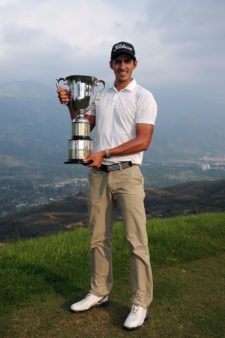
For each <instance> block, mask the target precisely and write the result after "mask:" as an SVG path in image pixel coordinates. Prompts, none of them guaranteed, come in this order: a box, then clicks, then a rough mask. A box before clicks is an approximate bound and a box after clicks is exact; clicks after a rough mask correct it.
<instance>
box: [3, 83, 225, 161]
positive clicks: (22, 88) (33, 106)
mask: <svg viewBox="0 0 225 338" xmlns="http://www.w3.org/2000/svg"><path fill="white" fill-rule="evenodd" d="M156 99H157V102H158V118H157V124H156V128H155V133H154V137H153V141H152V145H151V149H150V150H149V151H148V152H147V153H146V154H145V159H152V160H166V159H193V158H199V157H200V156H203V155H205V154H206V153H210V154H217V155H219V154H221V153H224V140H225V129H224V125H225V106H224V105H222V104H218V103H214V102H210V101H205V100H203V99H201V98H197V97H195V98H193V97H189V96H188V95H187V94H185V93H182V92H181V93H174V92H173V91H170V92H169V91H164V92H159V93H158V94H157V95H156ZM70 134H71V122H70V118H69V114H68V112H67V109H66V107H65V106H62V105H60V104H59V102H58V99H57V96H56V92H55V85H54V83H53V84H52V88H50V87H47V86H43V85H41V84H38V83H36V82H34V81H21V82H8V83H4V84H1V85H0V155H5V156H11V157H13V158H18V159H23V160H33V161H43V162H51V163H63V161H64V160H65V159H66V157H67V140H68V139H69V138H70Z"/></svg>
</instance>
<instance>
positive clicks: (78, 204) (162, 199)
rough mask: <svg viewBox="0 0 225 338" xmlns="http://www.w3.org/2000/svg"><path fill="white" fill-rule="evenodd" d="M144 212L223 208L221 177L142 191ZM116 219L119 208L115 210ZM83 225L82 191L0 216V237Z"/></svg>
mask: <svg viewBox="0 0 225 338" xmlns="http://www.w3.org/2000/svg"><path fill="white" fill-rule="evenodd" d="M145 208H146V213H147V214H148V216H154V217H168V216H174V215H182V214H196V213H200V212H205V211H209V212H214V211H225V180H220V181H201V182H191V183H185V184H180V185H177V186H173V187H168V188H164V189H157V190H156V189H150V190H147V191H146V198H145ZM117 217H118V219H120V212H119V211H118V213H117ZM86 225H87V200H86V196H83V195H82V194H80V195H78V196H76V197H69V198H66V199H65V200H63V201H60V202H54V203H51V204H49V205H47V206H45V207H42V208H39V209H34V210H30V211H26V212H23V213H18V214H14V215H11V216H7V217H4V218H0V240H1V241H7V240H15V239H24V238H30V237H37V236H44V235H48V234H51V233H55V232H58V231H68V230H71V229H74V228H76V227H78V226H86Z"/></svg>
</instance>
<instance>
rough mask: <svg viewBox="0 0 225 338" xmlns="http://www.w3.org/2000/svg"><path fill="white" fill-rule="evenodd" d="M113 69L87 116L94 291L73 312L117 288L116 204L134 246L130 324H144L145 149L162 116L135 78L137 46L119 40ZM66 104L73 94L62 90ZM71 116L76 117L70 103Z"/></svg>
mask: <svg viewBox="0 0 225 338" xmlns="http://www.w3.org/2000/svg"><path fill="white" fill-rule="evenodd" d="M109 65H110V68H111V69H112V70H113V72H114V74H115V82H114V85H113V86H112V87H110V88H107V89H104V90H103V91H102V93H101V94H100V96H99V98H98V100H97V101H96V104H95V111H93V110H92V111H90V112H88V113H87V114H86V117H87V118H88V119H89V121H90V122H91V126H92V128H93V127H95V129H96V136H95V140H94V153H93V154H92V155H90V156H88V157H87V158H86V161H92V163H91V164H89V165H88V166H89V167H90V168H91V170H90V174H89V179H90V190H89V198H88V205H89V226H90V231H91V267H92V268H91V289H90V292H89V293H88V294H87V296H86V297H85V298H84V299H82V300H81V301H79V302H77V303H74V304H73V305H72V306H71V310H72V311H74V312H79V311H85V310H88V309H90V308H91V307H94V306H99V305H105V304H107V302H108V295H109V293H110V290H111V288H112V282H113V280H112V264H111V234H112V226H113V214H114V207H115V205H119V206H120V208H121V213H122V217H123V223H124V227H125V233H126V238H127V240H128V243H129V245H130V249H131V281H132V292H133V295H132V306H131V312H130V314H129V315H128V317H127V319H126V320H125V322H124V328H126V329H134V328H137V327H139V326H142V325H143V323H144V320H145V319H146V316H147V308H148V306H149V305H150V304H151V302H152V289H153V282H152V272H151V265H150V259H149V251H148V237H147V232H146V215H145V210H144V184H143V176H142V174H141V171H140V165H141V163H142V157H143V152H144V151H145V150H147V148H148V147H149V145H150V142H151V139H152V135H153V129H154V124H155V120H156V115H157V105H156V102H155V99H154V97H153V95H152V94H151V93H150V92H149V91H148V90H146V89H144V88H143V87H141V86H139V85H138V84H137V83H136V81H135V80H134V79H133V78H132V74H133V71H134V70H135V68H136V67H137V60H136V56H135V50H134V47H133V45H131V44H130V43H128V42H119V43H116V44H115V45H114V46H113V48H112V51H111V60H110V63H109ZM58 95H59V99H60V102H61V103H68V101H69V93H68V91H67V90H65V89H63V88H59V90H58ZM69 110H70V113H71V118H74V117H75V116H76V113H75V112H73V111H72V109H71V108H70V103H69Z"/></svg>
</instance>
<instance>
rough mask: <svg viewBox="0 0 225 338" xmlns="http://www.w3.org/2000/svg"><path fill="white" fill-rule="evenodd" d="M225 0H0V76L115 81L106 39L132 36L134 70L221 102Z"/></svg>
mask: <svg viewBox="0 0 225 338" xmlns="http://www.w3.org/2000/svg"><path fill="white" fill-rule="evenodd" d="M224 18H225V0H202V1H196V0H182V1H180V0H142V1H136V0H114V1H109V0H64V1H59V0H1V2H0V44H1V48H0V74H1V78H0V83H4V82H8V81H21V80H33V81H37V82H39V83H41V84H46V85H48V86H52V87H53V86H55V79H56V78H59V77H65V76H68V75H72V74H83V75H92V76H96V77H97V78H99V79H103V80H105V81H106V82H108V83H111V82H112V81H113V73H112V71H111V70H110V68H109V59H110V52H111V48H112V45H113V44H114V43H116V42H119V41H128V42H131V43H133V45H134V47H135V50H136V55H137V59H138V61H139V64H138V67H137V69H136V71H135V78H136V79H137V81H138V83H140V84H142V85H143V86H144V87H146V88H148V89H150V90H152V91H153V92H154V90H155V91H157V92H158V91H160V90H162V91H163V90H164V91H165V90H167V89H170V90H173V91H175V92H176V91H179V92H180V91H181V90H182V91H186V92H188V93H189V94H192V95H195V96H196V95H197V96H199V97H202V98H203V99H207V100H208V99H210V100H211V101H213V102H221V103H225V95H224V94H225V80H224V79H225V41H224V40H225V19H224Z"/></svg>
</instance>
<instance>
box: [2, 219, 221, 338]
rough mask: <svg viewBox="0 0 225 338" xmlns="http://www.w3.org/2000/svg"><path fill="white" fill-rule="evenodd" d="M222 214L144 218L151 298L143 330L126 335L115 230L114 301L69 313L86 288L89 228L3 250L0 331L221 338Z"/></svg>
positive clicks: (51, 337)
mask: <svg viewBox="0 0 225 338" xmlns="http://www.w3.org/2000/svg"><path fill="white" fill-rule="evenodd" d="M224 224H225V213H215V214H214V213H210V214H209V213H204V214H200V215H194V216H185V217H184V216H182V217H181V216H180V217H174V218H169V219H151V220H150V221H148V223H147V231H148V236H149V246H150V254H151V264H152V268H153V277H154V301H153V303H152V305H151V306H150V308H149V317H148V319H147V320H146V322H145V325H144V326H143V327H142V328H140V329H139V330H136V331H132V332H127V331H125V330H123V329H122V326H123V322H124V320H125V318H126V316H127V314H128V312H129V311H130V297H131V291H130V265H129V247H128V245H127V242H126V240H125V238H124V232H123V230H122V226H121V224H120V223H117V224H115V227H114V229H113V240H112V243H113V252H112V256H113V276H114V285H113V289H112V292H111V293H110V296H109V306H107V307H104V308H94V309H90V311H87V312H84V313H76V314H75V313H71V312H70V311H69V308H70V305H71V303H73V302H75V301H76V300H79V299H81V298H82V297H83V296H84V295H85V294H86V292H87V290H89V287H90V284H89V281H90V255H89V232H88V230H87V229H85V228H79V229H77V230H75V231H72V232H70V233H61V234H57V235H52V236H48V237H45V238H38V239H32V240H27V241H19V242H17V243H15V244H13V245H6V246H2V247H0V266H1V273H0V289H1V292H0V336H1V337H4V338H12V337H17V338H25V337H27V338H28V337H43V338H62V337H63V338H71V337H77V338H83V337H84V338H85V337H86V338H91V337H92V338H94V337H95V338H96V337H101V338H106V337H110V338H111V337H112V338H114V337H128V336H129V337H135V338H140V337H146V338H150V337H151V338H159V337H162V338H181V337H182V338H184V337H193V338H194V337H196V338H206V337H207V338H209V337H210V338H212V337H213V338H222V337H224V333H225V326H224V311H225V300H224V277H225V265H224V258H225V257H224V249H225V246H224V243H225V227H224Z"/></svg>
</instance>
